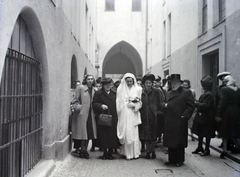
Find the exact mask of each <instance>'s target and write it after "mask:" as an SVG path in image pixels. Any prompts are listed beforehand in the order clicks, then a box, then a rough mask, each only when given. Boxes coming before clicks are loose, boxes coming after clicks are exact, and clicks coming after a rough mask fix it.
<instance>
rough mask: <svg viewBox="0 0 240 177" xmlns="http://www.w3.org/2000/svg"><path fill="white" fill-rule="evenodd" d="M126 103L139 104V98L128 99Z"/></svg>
mask: <svg viewBox="0 0 240 177" xmlns="http://www.w3.org/2000/svg"><path fill="white" fill-rule="evenodd" d="M128 102H129V103H138V102H140V98H138V97H135V98H132V97H129V100H128Z"/></svg>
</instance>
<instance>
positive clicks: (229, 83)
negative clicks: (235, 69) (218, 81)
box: [224, 75, 238, 91]
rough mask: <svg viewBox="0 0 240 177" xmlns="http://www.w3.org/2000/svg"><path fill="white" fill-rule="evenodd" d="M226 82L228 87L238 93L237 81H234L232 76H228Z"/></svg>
mask: <svg viewBox="0 0 240 177" xmlns="http://www.w3.org/2000/svg"><path fill="white" fill-rule="evenodd" d="M224 81H225V82H226V86H227V87H229V88H231V89H233V90H234V91H237V89H238V87H237V86H236V80H235V79H233V77H232V76H231V75H228V76H226V77H225V78H224Z"/></svg>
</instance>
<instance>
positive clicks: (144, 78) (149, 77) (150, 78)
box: [142, 74, 155, 84]
mask: <svg viewBox="0 0 240 177" xmlns="http://www.w3.org/2000/svg"><path fill="white" fill-rule="evenodd" d="M146 80H150V81H152V82H153V81H154V80H155V76H154V75H153V74H146V75H145V76H143V78H142V83H143V84H144V83H145V82H146Z"/></svg>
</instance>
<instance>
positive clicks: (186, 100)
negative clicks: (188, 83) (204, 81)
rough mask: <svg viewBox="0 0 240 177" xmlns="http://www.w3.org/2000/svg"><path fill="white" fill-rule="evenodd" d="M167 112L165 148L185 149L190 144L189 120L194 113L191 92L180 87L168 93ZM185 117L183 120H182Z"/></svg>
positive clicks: (162, 104)
mask: <svg viewBox="0 0 240 177" xmlns="http://www.w3.org/2000/svg"><path fill="white" fill-rule="evenodd" d="M165 103H167V109H166V110H165V122H164V136H163V146H164V147H170V148H185V147H187V143H188V138H187V137H188V119H190V117H191V116H192V113H193V111H194V108H195V105H194V98H193V95H192V92H191V90H188V89H184V88H182V87H180V88H179V89H178V90H176V91H172V90H171V91H168V92H167V94H166V102H162V103H161V106H162V107H164V104H165ZM182 116H183V118H182Z"/></svg>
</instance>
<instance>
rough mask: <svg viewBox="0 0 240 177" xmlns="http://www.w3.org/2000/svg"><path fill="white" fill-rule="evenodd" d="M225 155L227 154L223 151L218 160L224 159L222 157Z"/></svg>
mask: <svg viewBox="0 0 240 177" xmlns="http://www.w3.org/2000/svg"><path fill="white" fill-rule="evenodd" d="M226 155H227V152H226V151H223V152H222V153H221V155H220V158H221V159H224V157H225V156H226Z"/></svg>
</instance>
